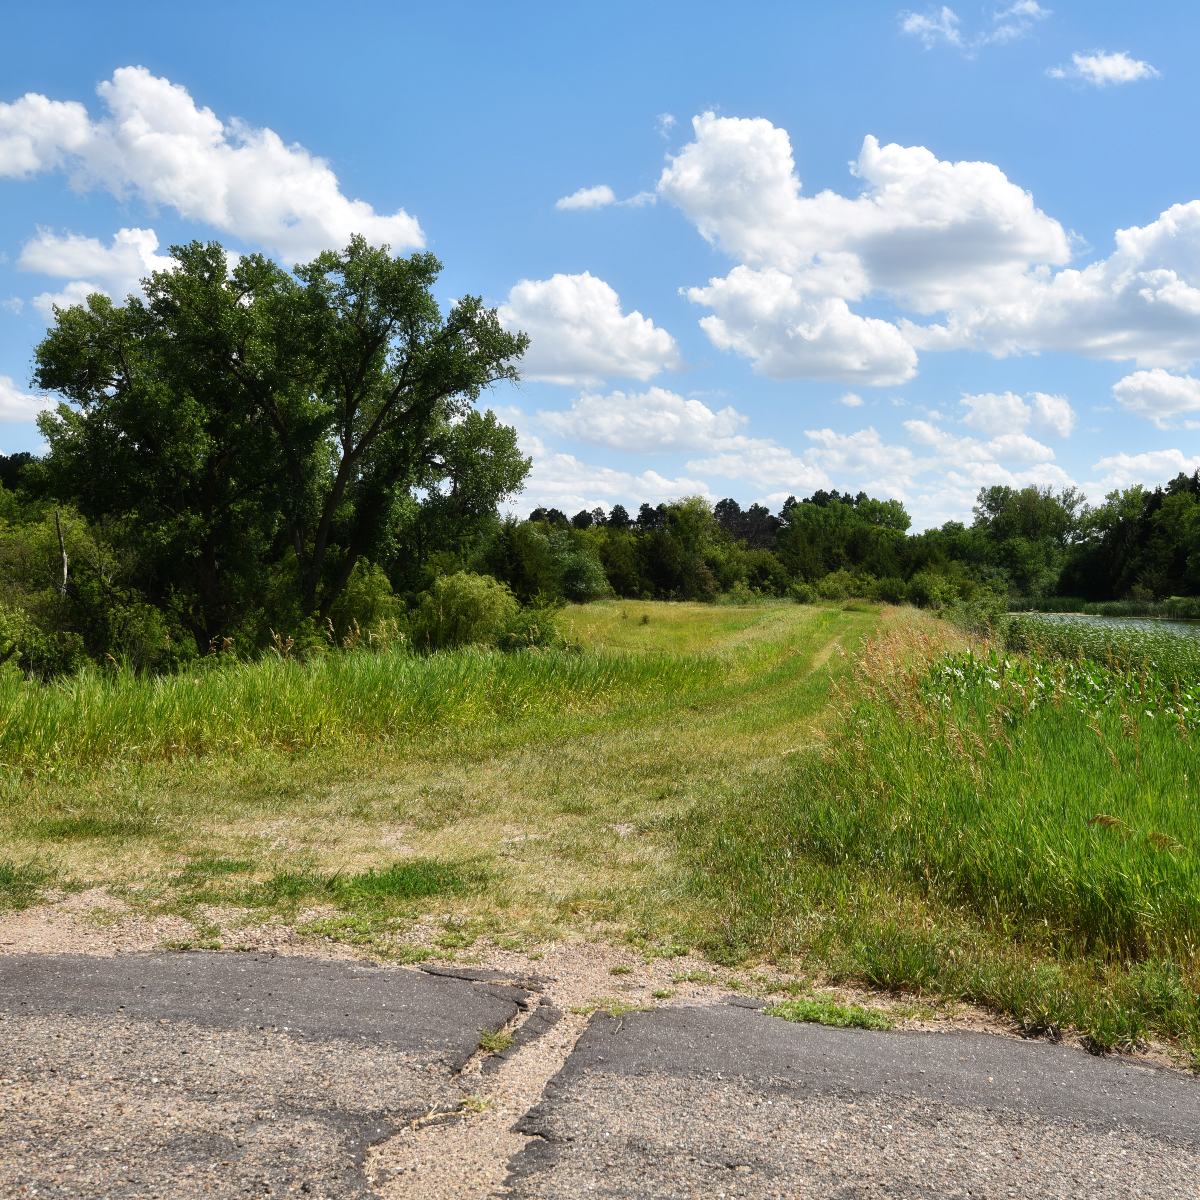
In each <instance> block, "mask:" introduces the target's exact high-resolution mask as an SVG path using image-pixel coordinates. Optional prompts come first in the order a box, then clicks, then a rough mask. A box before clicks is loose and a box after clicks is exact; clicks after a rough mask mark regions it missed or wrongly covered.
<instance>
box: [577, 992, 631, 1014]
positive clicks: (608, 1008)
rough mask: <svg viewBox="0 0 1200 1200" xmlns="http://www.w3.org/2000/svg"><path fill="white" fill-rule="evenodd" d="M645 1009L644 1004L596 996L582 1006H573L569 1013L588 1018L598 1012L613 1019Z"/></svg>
mask: <svg viewBox="0 0 1200 1200" xmlns="http://www.w3.org/2000/svg"><path fill="white" fill-rule="evenodd" d="M646 1008H647V1006H646V1005H645V1004H634V1003H632V1002H630V1001H628V1000H615V999H610V998H605V997H601V996H598V997H593V998H592V999H591V1000H586V1001H584V1003H583V1004H576V1005H573V1006H572V1008H571V1012H573V1013H575V1014H577V1015H578V1016H582V1017H590V1016H591V1015H592V1013H594V1012H596V1011H598V1010H600V1011H603V1012H606V1013H610V1014H611V1015H612V1016H614V1017H623V1016H624V1015H625V1014H626V1013H631V1012H645V1011H646Z"/></svg>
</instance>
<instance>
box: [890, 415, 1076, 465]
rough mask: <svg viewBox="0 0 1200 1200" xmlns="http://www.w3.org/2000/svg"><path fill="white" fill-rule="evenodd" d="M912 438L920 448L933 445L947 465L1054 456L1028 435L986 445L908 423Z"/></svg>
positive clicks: (1001, 436)
mask: <svg viewBox="0 0 1200 1200" xmlns="http://www.w3.org/2000/svg"><path fill="white" fill-rule="evenodd" d="M904 428H905V429H907V430H908V434H909V437H911V438H912V440H913V441H914V442H916V443H917V445H919V446H930V447H932V448H933V449H934V451H935V452H936V453H937V455H938V457H939V458H941V459H944V460H945V462H946V463H947V464H959V465H961V464H964V463H994V462H1048V461H1049V460H1050V459H1052V458H1053V457H1054V451H1053V450H1051V449H1050V447H1049V446H1044V445H1042V443H1041V442H1039V441H1036V440H1035V439H1034V438H1031V437H1030V436H1029V435H1028V434H1027V433H1019V432H1009V433H997V434H996V435H995V436H994V437H992V438H990V439H988V440H987V441H986V442H984V441H980V440H979V439H978V438H960V437H955V436H954V434H952V433H947V432H946V431H945V430H944V429H941V428H940V427H939V426H937V425H934V424H932V423H931V422H929V421H905V422H904Z"/></svg>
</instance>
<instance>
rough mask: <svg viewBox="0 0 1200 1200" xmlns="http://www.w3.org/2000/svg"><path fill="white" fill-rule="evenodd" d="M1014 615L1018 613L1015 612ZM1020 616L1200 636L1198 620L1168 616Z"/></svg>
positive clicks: (1052, 614) (1102, 627) (1077, 614)
mask: <svg viewBox="0 0 1200 1200" xmlns="http://www.w3.org/2000/svg"><path fill="white" fill-rule="evenodd" d="M1013 615H1014V616H1016V615H1018V614H1016V613H1014V614H1013ZM1019 615H1020V616H1022V617H1025V618H1029V617H1036V618H1037V619H1038V620H1039V621H1046V622H1048V623H1051V624H1060V623H1063V624H1076V625H1094V626H1096V627H1097V628H1099V629H1161V630H1164V631H1165V632H1167V633H1177V634H1180V635H1181V636H1183V637H1197V636H1200V621H1180V620H1176V619H1174V618H1170V617H1096V616H1093V615H1092V614H1091V613H1042V612H1028V613H1021V614H1019Z"/></svg>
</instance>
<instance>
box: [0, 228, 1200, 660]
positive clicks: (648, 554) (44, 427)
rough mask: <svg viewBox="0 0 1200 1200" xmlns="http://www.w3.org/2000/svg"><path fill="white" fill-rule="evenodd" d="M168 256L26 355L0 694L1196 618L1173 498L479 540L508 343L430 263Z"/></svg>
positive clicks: (763, 513)
mask: <svg viewBox="0 0 1200 1200" xmlns="http://www.w3.org/2000/svg"><path fill="white" fill-rule="evenodd" d="M171 253H172V256H173V258H174V260H175V265H174V266H173V268H172V269H171V270H169V271H162V272H157V273H155V274H154V275H153V276H151V277H150V278H149V279H147V280H145V281H143V296H141V297H129V298H128V299H127V300H126V301H125V303H123V304H115V303H114V302H112V301H111V300H109V299H108V298H107V297H104V296H101V295H93V296H91V297H89V298H88V300H87V302H86V304H83V305H76V306H73V307H71V308H67V309H62V310H56V312H55V318H54V324H53V326H52V327H51V328H50V329H49V330H48V331H47V334H46V336H45V337H44V338H43V340H42V341H41V342H40V343H39V345H38V346H37V347H36V351H35V366H34V372H33V382H34V384H35V386H37V387H38V388H40V389H42V390H43V391H44V392H47V393H51V394H56V395H58V396H59V397H61V398H62V400H63V401H65V402H64V403H60V404H59V405H58V407H57V409H56V410H55V411H53V412H50V413H47V414H44V415H43V416H42V418H41V419H40V421H39V426H40V429H41V431H42V434H43V436H44V437H45V439H46V443H47V446H48V450H47V452H46V454H45V455H44V456H41V457H35V456H33V455H30V454H26V453H22V454H14V455H11V456H7V457H5V456H3V455H0V667H4V669H13V668H14V667H19V668H20V669H23V670H25V671H26V672H28V673H29V674H32V675H38V676H42V677H47V676H52V675H55V674H59V673H63V672H69V671H72V670H75V669H77V668H79V667H80V666H82V665H84V664H86V663H88V662H96V663H109V664H113V663H125V664H129V665H131V666H133V667H135V668H137V669H145V670H171V669H175V668H177V667H179V666H181V665H182V664H185V663H189V662H191V661H192V660H194V659H196V658H197V657H199V656H206V655H210V654H214V653H229V652H231V651H232V652H235V653H238V654H253V653H259V652H262V651H265V650H268V649H270V648H271V647H275V648H276V649H282V648H283V647H284V646H285V645H286V646H288V647H290V649H289V650H288V652H289V653H290V652H294V653H297V654H303V653H316V652H320V651H324V650H326V649H329V648H336V647H353V646H357V645H359V644H362V643H363V641H364V639H366V640H367V641H369V640H370V639H371V638H372V637H374V636H376V634H375V633H372V632H371V631H373V630H374V631H376V633H378V635H379V636H380V637H382V636H383V635H382V631H383V630H384V629H385V627H386V628H387V629H390V630H391V631H392V633H393V634H396V633H399V632H404V631H407V632H406V636H408V637H409V638H410V640H411V641H414V642H420V644H422V645H424V646H428V647H429V648H436V647H437V646H440V645H448V644H453V643H454V642H455V640H456V639H458V640H461V638H462V637H463V636H466V635H465V634H463V633H462V630H465V629H471V630H474V631H476V632H474V633H472V634H471V636H472V637H475V636H485V635H484V634H479V633H478V631H479V630H485V631H486V638H487V639H488V640H490V641H491V642H492V643H493V644H496V645H513V646H515V645H528V644H537V643H538V641H539V639H541V640H544V638H545V636H546V630H547V628H548V627H549V625H548V623H547V622H546V621H545V620H544V619H543V616H542V615H539V614H541V613H542V610H543V609H544V608H545V607H546V606H550V605H555V604H559V603H562V602H564V601H574V602H586V601H588V600H592V599H596V598H599V597H602V596H617V597H629V598H634V597H636V598H647V599H661V600H693V601H715V600H727V601H734V602H738V601H749V600H753V599H755V598H756V597H791V598H793V599H796V600H801V601H805V600H814V599H821V598H826V599H831V600H832V599H842V598H847V597H851V596H860V597H866V598H871V599H877V600H884V601H890V602H893V603H898V602H901V601H908V602H911V603H915V604H921V605H939V604H945V603H950V602H953V601H955V600H967V601H969V600H972V599H974V598H976V597H978V596H980V595H1001V596H1003V595H1010V596H1011V595H1020V596H1030V597H1053V596H1063V595H1070V596H1077V597H1082V598H1085V599H1089V600H1105V599H1122V598H1125V597H1130V598H1134V599H1160V598H1163V597H1168V596H1188V595H1193V594H1195V593H1197V592H1200V473H1198V474H1196V475H1192V476H1186V475H1180V476H1179V477H1178V478H1176V479H1174V480H1172V481H1170V482H1169V483H1167V484H1165V485H1164V486H1163V487H1158V488H1154V489H1147V488H1142V487H1134V488H1129V489H1126V490H1124V491H1117V492H1113V493H1111V494H1110V495H1109V496H1107V497H1106V498H1105V500H1104V502H1103V503H1102V504H1100V505H1098V506H1095V507H1089V506H1088V505H1087V504H1085V503H1084V499H1083V497H1082V495H1081V494H1080V493H1079V492H1078V491H1076V490H1074V489H1070V488H1068V489H1065V490H1062V491H1060V492H1057V493H1056V492H1054V491H1052V490H1051V489H1049V488H1038V487H1027V488H1023V489H1013V488H1008V487H991V488H985V489H983V490H982V491H981V492H980V493H979V497H978V502H977V504H976V507H975V509H974V513H973V520H972V522H971V523H970V524H969V525H968V524H964V523H961V522H954V521H951V522H948V523H946V524H945V525H943V526H942V527H941V528H940V529H932V530H927V531H925V532H924V533H920V534H915V535H914V534H911V533H909V528H910V524H911V522H910V519H909V515H908V513H907V512H906V511H905V509H904V506H903V505H902V504H901V503H900V502H899V501H898V500H894V499H890V500H881V499H878V498H875V497H871V496H869V495H867V494H866V493H865V492H859V493H857V494H851V493H849V492H845V493H839V492H837V491H817V492H814V493H813V494H812V495H811V496H808V497H804V498H800V499H797V498H796V497H789V498H788V499H787V501H786V502H785V503H784V504H783V505H782V507H781V508H780V510H779V511H778V512H771V511H770V510H769V509H768V508H766V507H764V506H763V505H761V504H752V505H750V506H749V507H748V508H745V509H743V508H742V507H741V506H740V505H739V504H738V503H737V502H736V501H735V500H733V499H724V500H721V501H720V502H718V503H717V504H716V505H710V504H709V503H708V502H707V501H706V500H704V499H703V498H700V497H683V498H681V499H677V500H674V501H671V502H670V503H662V504H657V505H651V504H642V505H641V507H640V508H639V509H638V511H637V513H636V514H633V513H631V512H629V511H628V510H627V509H626V508H625V507H623V506H622V505H620V504H617V505H614V506H612V508H611V509H608V510H607V511H606V510H605V509H603V508H601V507H595V508H592V509H590V510H583V511H581V512H578V513H576V514H575V515H574V516H568V515H567V514H565V513H563V512H561V511H559V510H558V509H554V508H537V509H534V510H533V511H532V512H531V513H530V514H529V517H528V518H527V519H525V520H519V519H517V518H515V517H513V516H507V517H506V516H502V515H501V508H502V507H503V506H504V505H505V504H506V503H507V502H509V501H510V499H511V497H512V496H514V495H515V494H517V493H518V492H519V491H520V490H521V488H522V486H523V483H524V480H525V478H526V476H527V474H528V471H529V467H530V463H529V460H528V459H527V458H525V457H523V456H522V455H521V453H520V451H519V449H518V446H517V438H516V432H515V430H513V429H512V428H511V427H509V426H506V425H503V424H501V423H500V422H498V421H497V420H496V418H495V416H494V415H493V414H492V413H491V412H481V411H480V410H479V408H478V406H477V401H478V400H479V399H480V397H481V395H482V393H483V391H484V389H486V388H487V387H489V386H490V385H491V384H493V383H496V382H498V381H502V380H514V379H517V378H519V373H518V367H519V361H520V358H521V355H522V353H523V352H524V349H525V347H526V344H527V340H526V339H525V337H524V336H523V335H520V334H512V333H509V332H507V331H505V330H504V329H503V328H501V326H500V324H499V322H498V319H497V316H496V313H495V311H494V310H491V309H487V308H484V307H483V305H482V303H481V302H480V301H479V300H478V299H477V298H473V297H469V296H468V297H465V298H464V299H462V300H459V301H458V302H457V303H456V304H455V305H454V306H453V307H452V308H451V310H450V311H449V312H448V313H442V311H441V310H440V309H439V307H438V305H437V303H436V301H435V300H434V298H433V295H432V287H433V284H434V281H435V280H436V278H437V275H438V273H439V271H440V269H441V264H440V263H438V261H437V260H436V259H435V258H434V257H433V256H432V255H429V254H414V255H412V256H410V257H407V258H403V257H400V258H392V257H391V256H390V255H389V253H388V251H387V249H386V247H384V248H376V247H372V246H369V245H368V244H367V243H366V242H365V241H364V240H363V239H361V238H354V239H353V240H352V241H351V244H350V245H349V246H348V247H346V248H345V249H344V250H342V251H338V252H334V251H330V252H327V253H324V254H322V255H319V256H318V257H317V258H316V259H315V260H314V261H313V262H311V263H308V264H305V265H302V266H300V267H297V268H296V269H295V270H294V271H292V272H290V273H289V272H286V271H284V270H283V269H282V268H280V267H279V266H277V265H276V264H274V263H272V262H270V261H269V260H267V259H265V258H263V257H261V256H256V255H248V256H245V257H243V258H241V259H238V260H237V261H236V263H234V264H233V265H231V260H230V258H229V256H227V255H226V253H225V251H224V250H223V249H222V247H220V246H219V245H217V244H216V243H209V244H200V243H192V244H191V245H188V246H176V247H173V248H172V251H171ZM451 580H456V581H457V582H454V583H450V582H447V581H451ZM452 609H453V610H454V612H453V613H451V610H452ZM5 664H8V665H7V666H5Z"/></svg>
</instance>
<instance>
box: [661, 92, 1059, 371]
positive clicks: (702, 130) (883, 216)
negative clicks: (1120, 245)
mask: <svg viewBox="0 0 1200 1200" xmlns="http://www.w3.org/2000/svg"><path fill="white" fill-rule="evenodd" d="M693 127H694V130H695V140H694V141H693V142H692V143H690V144H689V145H687V146H686V147H684V149H683V150H682V151H681V152H680V153H679V154H678V155H676V156H675V157H674V158H672V159H671V161H670V163H669V165H668V166H667V167H666V169H665V170H664V171H663V174H662V177H661V178H660V180H659V184H658V190H659V194H660V195H662V196H663V197H665V198H666V199H668V200H670V201H671V202H672V203H674V204H676V205H677V206H678V207H679V208H680V209H682V211H683V212H684V213H685V215H686V216H688V217H689V218H690V219H691V220H692V221H693V222H694V223H695V224H696V227H697V229H698V230H699V232H700V233H701V235H702V236H703V237H704V238H705V239H706V240H707V241H709V242H710V243H711V244H713V245H714V246H716V247H718V248H719V249H720V250H722V251H723V252H724V253H726V254H728V255H729V256H730V257H731V258H733V259H735V260H737V261H738V263H739V264H740V265H738V266H736V267H734V269H733V270H732V271H731V272H730V273H729V274H728V275H727V276H726V277H725V278H723V279H720V278H715V279H712V280H710V281H709V285H708V287H705V288H691V289H689V290H688V291H687V293H686V294H687V295H688V297H689V298H690V299H691V300H693V301H694V302H696V303H698V304H704V305H706V306H708V307H710V308H712V309H713V315H712V316H711V317H706V318H705V319H704V320H703V321H702V322H701V324H702V326H703V328H704V329H705V332H706V333H707V334H708V336H709V338H710V339H711V340H712V341H713V344H714V345H716V346H717V347H718V348H719V349H722V350H727V349H732V350H735V351H736V352H737V353H739V354H743V355H745V356H747V357H750V358H752V359H753V360H754V362H755V366H756V368H757V369H758V370H759V371H761V372H762V373H763V374H765V375H768V376H769V377H770V378H774V379H791V378H799V377H806V378H817V379H833V380H840V381H845V382H850V383H854V382H858V383H864V384H873V385H876V386H879V385H885V384H895V383H901V382H904V381H905V380H907V379H911V378H912V376H913V375H914V374H915V373H916V368H917V356H916V352H915V351H914V349H913V345H912V343H913V341H914V334H913V330H912V329H911V328H909V326H908V325H906V326H903V327H898V326H897V325H894V324H892V323H891V322H888V321H883V320H880V319H877V318H869V317H864V316H861V315H859V314H857V313H855V312H853V311H852V310H851V308H850V307H849V306H850V304H852V303H855V302H857V301H861V300H863V299H864V298H866V297H867V296H869V295H871V294H872V293H876V294H883V295H885V296H887V297H889V298H890V299H892V300H893V301H895V302H896V303H897V304H899V305H900V306H902V307H905V308H907V309H909V310H910V311H914V312H917V313H936V312H942V311H949V312H952V313H958V312H960V311H961V312H962V313H963V314H964V316H963V317H961V318H959V321H960V323H961V322H963V321H968V320H972V321H974V320H977V319H978V318H974V317H970V316H968V314H975V313H977V312H979V311H982V312H985V313H990V312H991V311H992V310H993V307H994V306H995V304H996V302H997V301H1003V300H1006V299H1007V298H1008V297H1010V296H1012V295H1014V294H1017V293H1020V291H1021V290H1022V289H1023V288H1025V287H1026V283H1025V279H1026V275H1027V274H1028V272H1029V271H1030V267H1031V264H1047V263H1052V264H1060V263H1065V262H1067V261H1068V260H1069V259H1070V256H1071V241H1070V238H1069V237H1068V235H1067V234H1066V232H1065V231H1064V230H1063V228H1062V226H1061V225H1060V224H1059V223H1058V222H1057V221H1055V220H1054V219H1053V218H1051V217H1048V216H1046V214H1045V213H1043V212H1042V211H1041V210H1040V209H1038V208H1037V207H1036V205H1035V204H1034V202H1033V198H1032V196H1031V195H1030V194H1029V193H1028V192H1026V191H1024V190H1023V189H1021V188H1020V187H1018V186H1017V185H1016V184H1013V183H1011V182H1010V181H1009V180H1008V179H1007V178H1006V177H1005V176H1004V174H1003V172H1002V171H1000V170H999V168H997V167H995V166H993V165H992V164H990V163H982V162H960V163H948V162H943V161H940V160H939V159H937V157H936V156H935V155H933V154H932V153H931V152H930V151H929V150H927V149H925V148H924V147H921V146H916V147H904V146H898V145H887V146H881V145H880V144H879V142H878V141H877V140H876V139H875V138H874V137H870V136H868V137H866V138H865V139H864V141H863V144H862V149H861V152H860V154H859V156H858V158H857V160H856V161H855V162H854V163H853V164H851V170H852V172H853V174H855V175H857V176H858V177H859V179H861V180H862V181H863V182H864V184H865V185H866V186H865V188H864V190H863V192H862V194H860V195H858V196H856V197H853V198H848V197H843V196H839V195H837V194H836V193H834V192H832V191H825V192H821V193H819V194H818V195H816V196H812V197H805V196H802V195H801V194H800V187H801V185H800V180H799V179H798V177H797V175H796V172H795V164H794V161H793V158H792V151H791V143H790V140H789V138H788V135H787V133H786V131H784V130H782V129H778V128H776V127H775V126H774V125H772V124H771V123H770V122H769V121H767V120H764V119H761V118H758V119H739V118H718V117H716V116H715V115H714V114H713V113H704V114H702V115H701V116H698V117H696V118H695V119H694V120H693ZM914 328H916V335H915V336H917V337H925V338H937V337H942V338H945V337H947V336H949V335H946V334H940V333H938V334H927V333H926V332H925V331H924V330H923V329H921V328H920V327H914Z"/></svg>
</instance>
